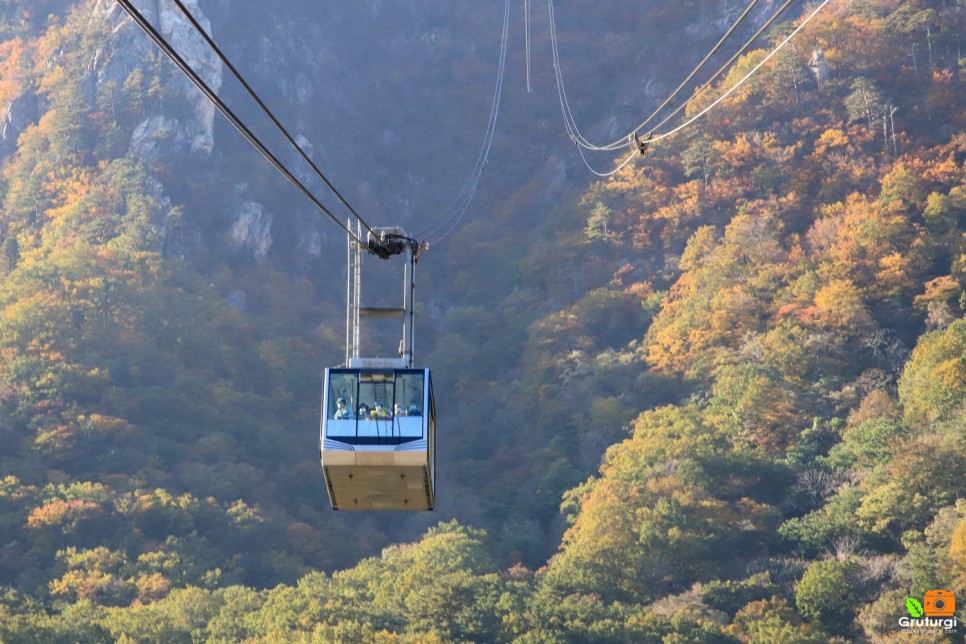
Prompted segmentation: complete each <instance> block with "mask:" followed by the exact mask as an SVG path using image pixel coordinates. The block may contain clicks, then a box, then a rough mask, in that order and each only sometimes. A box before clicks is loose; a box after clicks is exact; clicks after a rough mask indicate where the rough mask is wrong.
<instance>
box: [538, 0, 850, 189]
mask: <svg viewBox="0 0 966 644" xmlns="http://www.w3.org/2000/svg"><path fill="white" fill-rule="evenodd" d="M549 1H550V2H551V3H552V0H549ZM790 2H791V0H788V1H787V2H786V3H785V5H784V6H783V7H782V8H781V9H780V10H779V13H780V12H781V11H783V10H784V9H785V7H787V6H788V4H789V3H790ZM830 2H831V0H823V1H822V2H821V4H819V5H818V7H816V8H815V10H814V11H812V13H811V14H809V16H808V17H807V18H805V20H803V21H802V22H801V23H800V24H799V25H798V26H797V27H796V28H795V29H794V30H793V31H792V32H791V33H789V34H788V36H786V37H785V38H784V39H783V40H782V41H781V42H780V43H779V44H778V45H777V46H776V47H775V48H774V49H772V50H771V51H770V52H769V53H768V54H767V55H766V56H765V57H764V58H763V59H762V60H761V61H759V62H758V64H757V65H755V66H754V67H753V68H752V69H751V71H749V72H748V73H747V74H745V75H744V76H743V77H742V78H741V79H740V80H739V81H738V82H736V83H735V84H734V85H733V86H732V87H731V88H730V89H728V90H727V91H726V92H724V93H723V94H722V95H721V96H719V97H718V98H717V99H715V100H714V101H713V102H712V103H711V104H709V105H708V106H706V107H705V108H704V109H702V110H701V111H699V112H698V113H697V114H695V115H694V116H692V117H691V118H689V119H688V120H687V121H685V122H684V123H681V124H680V125H678V126H677V127H675V128H673V129H671V130H668V131H666V132H662V133H660V134H653V133H652V134H651V135H649V136H648V142H655V141H660V140H662V139H665V138H667V137H670V136H673V135H675V134H677V133H678V132H680V131H682V130H684V129H685V128H687V127H690V126H691V125H693V124H694V123H695V122H697V121H698V120H699V119H701V118H703V117H704V116H705V115H706V114H707V113H708V112H710V111H711V110H712V109H714V108H715V107H717V106H718V105H719V104H720V103H721V102H722V101H723V100H725V99H726V98H728V97H729V96H731V94H733V93H734V92H735V91H737V90H738V88H739V87H741V86H742V85H744V84H745V82H747V81H748V79H750V78H751V77H752V76H754V75H755V74H756V73H757V72H758V70H759V69H761V68H762V67H763V66H764V65H765V64H766V63H768V61H770V60H771V59H772V58H774V57H775V55H777V54H778V52H779V51H781V50H782V49H783V48H784V47H785V45H787V44H788V43H789V42H790V41H791V40H792V38H794V37H795V36H796V35H798V33H799V32H800V31H801V30H802V29H804V28H805V26H806V25H808V23H810V22H811V21H812V19H814V18H815V16H817V15H818V14H819V12H820V11H821V10H822V9H824V8H825V7H826V5H828V4H829V3H830ZM551 11H552V9H551ZM776 16H777V14H776ZM773 20H774V17H773V18H772V21H773ZM770 22H771V21H770ZM769 24H770V23H769ZM760 31H761V30H759V33H760ZM756 37H757V34H756ZM750 42H751V41H749V43H750ZM734 58H735V57H733V58H732V60H734ZM730 62H731V61H729V64H730ZM725 68H726V67H722V68H721V70H719V72H718V74H716V75H715V77H717V75H720V73H721V72H722V71H723V70H724V69H725ZM710 82H711V81H708V83H706V84H705V85H703V86H702V87H701V88H700V89H699V91H701V90H703V89H704V88H706V87H707V86H708V84H709V83H710ZM560 87H561V85H560V84H559V82H558V89H559V88H560ZM565 102H566V98H565V95H564V94H561V106H562V108H563V106H564V104H565ZM568 108H569V106H568ZM682 108H683V106H682ZM682 108H678V109H677V110H675V112H674V114H677V113H678V112H679V111H680V110H681V109H682ZM566 109H567V108H565V112H564V120H565V125H566V126H567V129H568V133H570V134H571V138H573V139H574V142H575V143H577V139H576V138H575V137H574V130H572V129H571V125H570V123H569V122H568V121H567V117H566V116H567V111H566ZM674 114H672V115H669V116H668V117H666V118H665V119H664V120H663V121H662V122H661V124H660V125H663V124H664V123H666V122H667V121H668V120H669V119H670V118H671V116H673V115H674ZM624 145H626V143H624ZM583 147H586V146H581V145H579V143H578V145H577V148H578V150H579V151H580V157H581V159H582V160H583V162H584V164H585V165H586V166H587V168H588V170H590V171H591V172H592V173H593V174H595V175H597V176H599V177H609V176H612V175H614V174H616V173H617V172H620V170H622V169H623V168H624V167H625V166H626V165H627V164H628V163H630V161H631V160H632V159H633V158H634V157H635V156H636V155H637V154H638V152H637V151H636V150H635V151H632V152H631V153H630V154H628V156H627V157H626V158H625V159H624V160H623V161H622V162H621V163H620V164H619V165H618V166H617V167H616V168H614V169H613V170H610V171H607V172H601V171H598V170H595V169H594V168H593V167H592V166H591V165H590V164H589V162H588V161H587V158H586V156H585V155H584V153H583V150H582V148H583ZM600 149H609V148H606V147H602V148H600Z"/></svg>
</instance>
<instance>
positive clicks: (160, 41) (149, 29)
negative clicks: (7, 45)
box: [117, 0, 364, 245]
mask: <svg viewBox="0 0 966 644" xmlns="http://www.w3.org/2000/svg"><path fill="white" fill-rule="evenodd" d="M117 3H118V4H119V5H121V7H122V8H123V9H124V10H125V11H126V12H127V14H128V15H129V16H131V18H132V19H133V20H134V22H136V23H137V25H138V26H139V27H140V28H141V30H142V31H144V33H145V34H147V35H148V37H149V38H151V40H153V41H154V43H155V44H156V45H157V46H158V47H159V48H160V49H161V51H162V52H163V53H164V54H165V55H166V56H167V57H168V58H169V59H171V61H172V62H173V63H174V64H175V65H176V66H177V67H178V69H180V70H181V72H182V73H184V75H185V76H187V77H188V79H189V80H190V81H191V82H192V83H193V84H194V85H195V87H197V88H198V89H199V90H200V91H201V92H202V93H203V94H204V95H205V97H207V98H208V100H209V101H211V103H212V104H213V105H214V106H215V107H216V108H217V109H218V111H219V112H221V113H222V115H223V116H224V117H225V118H226V119H228V121H229V122H230V123H231V124H232V125H233V126H234V127H235V129H236V130H238V132H239V133H240V134H241V135H242V136H244V137H245V139H247V140H248V142H249V143H251V144H252V146H254V147H255V149H256V150H258V151H259V152H260V153H261V154H262V156H264V157H265V158H266V159H267V160H268V162H269V163H271V164H272V166H273V167H274V168H275V169H276V170H278V171H279V172H280V173H281V174H282V176H284V177H285V178H286V179H288V180H289V182H290V183H292V185H294V186H295V187H296V188H297V189H298V190H299V191H300V192H301V193H302V194H303V195H305V196H306V197H307V198H308V199H309V200H310V201H311V202H312V203H313V204H315V206H316V207H317V208H318V209H319V210H321V211H322V212H323V213H324V214H325V215H326V216H328V217H329V219H331V220H332V221H334V222H335V224H336V225H337V226H338V227H339V228H340V229H342V230H343V231H345V232H346V233H347V234H348V235H349V236H350V237H352V238H353V239H355V240H356V241H357V242H358V243H360V244H363V245H364V242H363V241H362V240H360V239H359V237H358V236H357V235H356V234H355V233H354V232H353V231H352V230H350V229H349V228H348V227H347V226H346V225H345V224H343V223H342V222H341V221H340V220H339V219H338V217H336V216H335V215H334V214H333V213H332V212H331V211H330V210H329V209H328V208H326V206H325V205H324V204H323V203H322V202H321V201H319V199H318V198H317V197H316V196H315V195H314V194H313V193H312V192H311V191H310V190H309V189H308V188H306V187H305V185H304V184H303V183H302V182H301V181H299V180H298V178H297V177H296V176H295V175H294V174H292V172H291V171H290V170H289V169H288V168H286V167H285V164H283V163H282V162H281V161H279V159H278V158H277V157H276V156H275V155H274V154H272V152H271V151H270V150H269V149H268V148H267V147H266V146H265V144H264V143H262V142H261V140H260V139H259V138H258V137H257V136H256V135H255V134H254V133H252V131H251V130H250V129H249V128H248V126H246V125H245V123H244V122H242V121H241V119H239V118H238V117H237V116H236V115H235V113H234V112H233V111H232V110H231V108H229V107H228V106H227V105H226V104H225V103H224V101H222V99H221V98H220V97H219V96H218V94H217V93H216V92H215V91H214V90H212V89H211V87H210V86H209V85H208V84H207V83H206V82H205V81H204V79H202V78H201V77H200V76H199V75H198V73H197V72H196V71H195V70H194V69H192V67H191V65H189V64H188V63H187V62H186V61H185V60H184V59H183V58H182V57H181V55H180V54H178V52H177V51H175V50H174V48H173V47H172V46H171V44H170V43H168V41H167V40H166V39H165V38H164V36H162V35H161V34H160V33H159V32H158V31H157V30H156V29H155V28H154V26H152V25H151V23H150V22H149V21H148V20H147V19H146V18H145V17H144V16H143V15H141V13H140V12H139V11H138V10H137V8H136V7H135V6H134V5H133V4H131V2H130V0H117ZM360 221H361V220H360Z"/></svg>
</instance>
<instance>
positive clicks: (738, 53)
mask: <svg viewBox="0 0 966 644" xmlns="http://www.w3.org/2000/svg"><path fill="white" fill-rule="evenodd" d="M791 3H792V0H785V4H783V5H782V6H781V7H779V8H778V11H776V12H775V14H774V15H773V16H772V17H771V18H769V19H768V20H767V21H766V22H765V24H763V25H762V26H761V28H760V29H759V30H758V31H756V32H755V34H754V35H753V36H752V37H751V38H749V39H748V41H747V42H746V43H745V44H744V45H742V47H741V49H739V50H738V51H736V52H735V53H734V55H732V56H731V58H729V59H728V60H727V62H725V64H724V65H722V66H721V67H720V68H718V71H716V72H715V73H714V75H713V76H711V78H709V79H708V80H706V81H705V82H704V83H702V85H701V86H700V87H698V89H697V90H695V94H700V93H701V92H703V91H704V90H705V89H707V88H708V87H709V86H710V85H711V83H713V82H714V81H716V80H717V79H718V78H720V77H721V75H722V74H724V73H725V71H727V70H728V69H730V68H731V65H732V63H734V62H735V61H736V60H738V57H739V56H742V55H744V54H745V53H746V52H747V50H748V49H749V48H750V47H751V45H752V43H754V42H755V41H756V40H758V37H759V36H761V35H762V34H763V33H764V32H765V31H766V30H767V29H768V28H769V27H771V26H772V24H774V22H775V21H776V20H778V18H779V17H780V16H781V15H782V13H784V11H785V9H787V8H788V6H789V5H790V4H791ZM809 20H811V18H809ZM689 102H690V100H688V101H684V102H683V103H681V104H680V105H678V106H677V107H676V108H675V109H674V111H673V112H671V113H670V114H668V115H667V116H665V117H664V118H663V119H662V120H661V122H660V123H658V124H657V125H655V126H654V129H658V128H660V127H661V126H663V125H665V124H666V123H667V122H668V121H670V120H671V119H672V118H674V117H675V116H677V115H678V114H680V113H681V110H683V109H684V108H686V107H687V106H688V103H689ZM614 149H616V148H614Z"/></svg>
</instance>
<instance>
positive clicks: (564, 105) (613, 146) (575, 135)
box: [548, 0, 792, 151]
mask: <svg viewBox="0 0 966 644" xmlns="http://www.w3.org/2000/svg"><path fill="white" fill-rule="evenodd" d="M548 2H549V3H550V5H551V6H550V22H551V25H550V29H551V45H552V48H553V55H554V70H555V73H556V74H557V76H558V79H557V87H558V94H560V100H561V109H562V110H563V111H564V113H565V116H564V119H565V121H567V123H566V125H567V132H568V134H569V135H570V138H571V139H572V140H574V142H575V143H576V144H577V145H578V146H581V147H583V148H585V149H588V150H594V151H613V150H619V149H621V148H623V147H625V146H626V145H627V141H628V139H629V137H631V136H633V135H634V134H636V133H637V132H638V131H639V130H641V129H642V128H643V127H644V126H645V125H646V124H647V123H648V122H649V121H650V120H651V119H652V118H654V116H656V114H657V113H659V112H660V110H662V109H663V108H664V107H665V106H666V105H667V104H668V103H669V102H670V100H671V99H672V98H673V97H674V96H676V95H677V94H678V93H680V91H681V89H682V88H683V87H684V86H685V85H686V84H687V83H688V81H689V80H690V79H691V78H693V76H694V75H695V73H696V72H697V71H698V70H699V69H700V68H701V67H702V66H703V65H704V64H705V62H706V61H707V60H708V59H709V58H710V57H711V56H712V55H713V54H714V53H716V51H717V50H718V49H719V48H720V47H721V45H722V43H723V42H724V41H725V40H726V39H727V38H728V37H729V36H730V35H731V34H732V33H733V32H734V30H735V29H736V28H737V27H738V25H739V24H740V23H741V22H743V21H744V20H745V18H746V16H747V14H748V12H750V10H751V9H752V7H754V5H755V3H756V2H757V0H755V1H754V2H752V4H751V5H749V6H748V7H747V8H746V9H745V11H744V12H743V13H742V14H741V16H739V18H738V20H737V21H736V22H735V23H734V24H733V25H732V27H731V28H730V29H729V30H728V32H727V33H726V34H725V36H724V37H722V38H721V40H719V42H718V44H716V45H715V47H714V48H713V49H712V50H711V52H709V54H708V55H707V56H705V58H704V60H702V61H701V63H699V64H698V66H697V67H696V68H695V69H694V71H692V72H691V74H690V75H689V76H688V78H687V79H685V81H684V82H683V83H681V85H680V86H678V88H677V89H676V90H674V92H673V93H672V94H671V96H669V97H668V99H667V100H665V101H664V103H662V104H661V106H660V107H658V108H657V110H655V111H654V113H652V114H651V115H650V116H649V117H648V118H647V119H645V121H644V122H643V123H642V124H641V125H639V126H637V127H636V128H635V129H634V130H632V131H630V132H628V133H627V134H626V135H624V136H623V137H621V138H619V139H616V140H615V141H613V142H611V143H608V144H606V145H596V144H594V143H591V142H590V141H589V140H588V139H587V138H586V137H584V136H583V134H581V133H580V131H579V129H578V128H577V124H576V120H575V119H574V117H573V112H572V110H571V108H570V103H569V100H568V99H567V95H566V90H565V86H564V81H563V71H562V66H561V65H560V62H559V61H560V54H559V50H558V48H557V38H556V19H555V15H554V10H553V1H552V0H548ZM791 3H792V0H786V2H785V4H783V5H782V6H781V7H780V8H779V9H778V11H776V12H775V13H774V14H773V15H772V16H771V18H769V19H768V21H767V22H766V23H765V24H764V25H762V27H761V28H760V29H758V31H757V32H755V34H754V35H753V36H752V37H751V38H749V39H748V41H747V42H745V44H744V45H742V47H741V48H740V49H739V50H738V51H737V52H735V54H734V55H733V56H732V57H731V58H730V59H729V60H728V62H726V63H725V64H724V65H722V66H721V67H720V68H719V69H718V71H717V72H715V74H714V75H712V77H711V78H709V79H708V80H707V81H705V83H704V84H703V85H702V86H701V87H700V88H699V89H698V90H697V91H698V92H700V91H702V90H703V89H705V88H706V87H708V86H709V85H710V84H711V83H713V82H714V81H715V80H716V79H717V78H718V77H720V76H721V74H722V73H724V71H725V70H727V69H728V68H729V67H730V66H731V64H732V63H733V62H734V61H735V60H737V58H738V57H739V56H741V55H742V54H744V53H745V52H746V51H747V50H748V49H749V48H750V47H751V45H752V44H753V43H754V42H755V41H756V40H757V39H758V37H759V36H761V34H762V33H764V32H765V31H766V30H767V29H768V28H769V27H770V26H771V25H772V24H773V23H774V22H775V20H777V19H778V17H779V16H780V15H781V14H782V13H783V12H784V11H785V10H786V9H787V8H788V6H789V5H790V4H791ZM686 105H687V101H685V102H684V103H682V104H681V105H679V106H678V108H677V109H675V110H674V111H673V112H671V113H670V114H669V115H668V116H666V117H665V118H664V119H663V120H662V121H661V122H660V123H658V124H657V125H655V126H653V127H652V128H651V129H652V130H656V129H658V128H660V127H661V126H662V125H664V124H666V123H667V122H668V121H669V120H670V119H671V118H673V117H674V116H675V115H677V114H678V113H679V112H680V111H681V110H682V109H683V108H684V107H685V106H686Z"/></svg>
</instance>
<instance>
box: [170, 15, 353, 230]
mask: <svg viewBox="0 0 966 644" xmlns="http://www.w3.org/2000/svg"><path fill="white" fill-rule="evenodd" d="M174 3H175V4H176V5H178V8H179V9H180V10H181V13H183V14H184V15H185V17H186V18H187V19H188V20H189V21H190V22H191V25H192V26H193V27H194V28H195V31H197V32H198V33H199V34H201V37H202V38H204V39H205V42H207V43H208V46H209V47H211V49H212V50H213V51H214V52H215V54H216V55H217V56H218V58H220V59H221V62H223V63H224V64H225V66H226V67H227V68H228V69H229V71H231V73H232V74H233V75H234V76H235V78H237V79H238V82H239V83H241V84H242V87H244V88H245V90H246V91H247V92H248V95H249V96H251V97H252V99H253V100H254V101H255V102H256V103H257V104H258V106H259V107H260V108H262V111H263V112H265V114H266V115H267V116H268V118H269V119H271V121H272V123H274V124H275V127H277V128H278V129H279V131H280V132H281V133H282V135H283V136H284V137H285V139H286V140H287V141H288V142H289V143H290V144H291V145H292V147H294V148H295V149H296V150H298V153H299V155H300V156H301V157H302V159H303V160H304V161H305V162H306V163H308V164H309V167H311V168H312V170H313V171H314V172H315V174H316V175H317V176H318V177H319V178H320V179H322V181H323V182H324V183H325V185H326V186H328V188H329V190H331V191H332V192H333V194H335V196H336V197H338V198H339V201H341V202H342V204H343V205H344V206H345V207H346V208H348V209H349V212H351V213H352V215H353V216H354V217H355V218H356V219H358V220H359V222H360V223H361V224H362V226H363V227H364V228H365V229H366V230H368V231H369V232H370V233H371V232H372V228H370V227H369V225H368V224H367V223H366V222H365V220H364V219H363V218H362V216H360V215H359V213H358V212H356V210H355V208H353V207H352V206H351V205H350V204H349V202H348V201H346V199H345V197H343V196H342V193H340V192H339V191H338V190H337V189H336V187H335V186H334V185H332V183H331V182H330V181H329V179H328V178H327V177H326V176H325V174H324V173H323V172H322V171H321V170H320V169H319V167H318V166H317V165H316V164H315V162H314V161H312V159H311V158H309V155H308V154H307V153H306V152H305V150H304V149H303V148H302V146H301V145H299V144H298V143H297V142H296V141H295V139H294V138H293V137H292V135H291V134H289V131H288V130H287V129H285V126H283V125H282V123H281V122H280V121H279V120H278V118H276V116H275V114H274V113H273V112H272V110H270V109H269V108H268V106H266V105H265V103H264V102H263V101H262V99H261V98H260V97H259V96H258V94H257V93H256V92H255V90H253V89H252V88H251V86H250V85H249V84H248V82H247V81H246V80H245V79H244V78H243V77H242V75H241V73H239V71H238V70H237V69H236V68H235V66H234V65H233V64H232V62H231V61H230V60H228V57H227V56H226V55H225V54H224V52H222V50H221V48H220V47H219V46H218V45H217V43H215V41H214V40H213V39H212V38H211V36H210V35H209V34H208V32H207V31H205V29H204V28H203V27H202V26H201V24H199V23H198V20H197V19H195V17H194V16H193V15H192V14H191V12H190V11H188V9H187V8H186V7H185V6H184V4H183V3H182V2H181V0H174Z"/></svg>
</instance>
